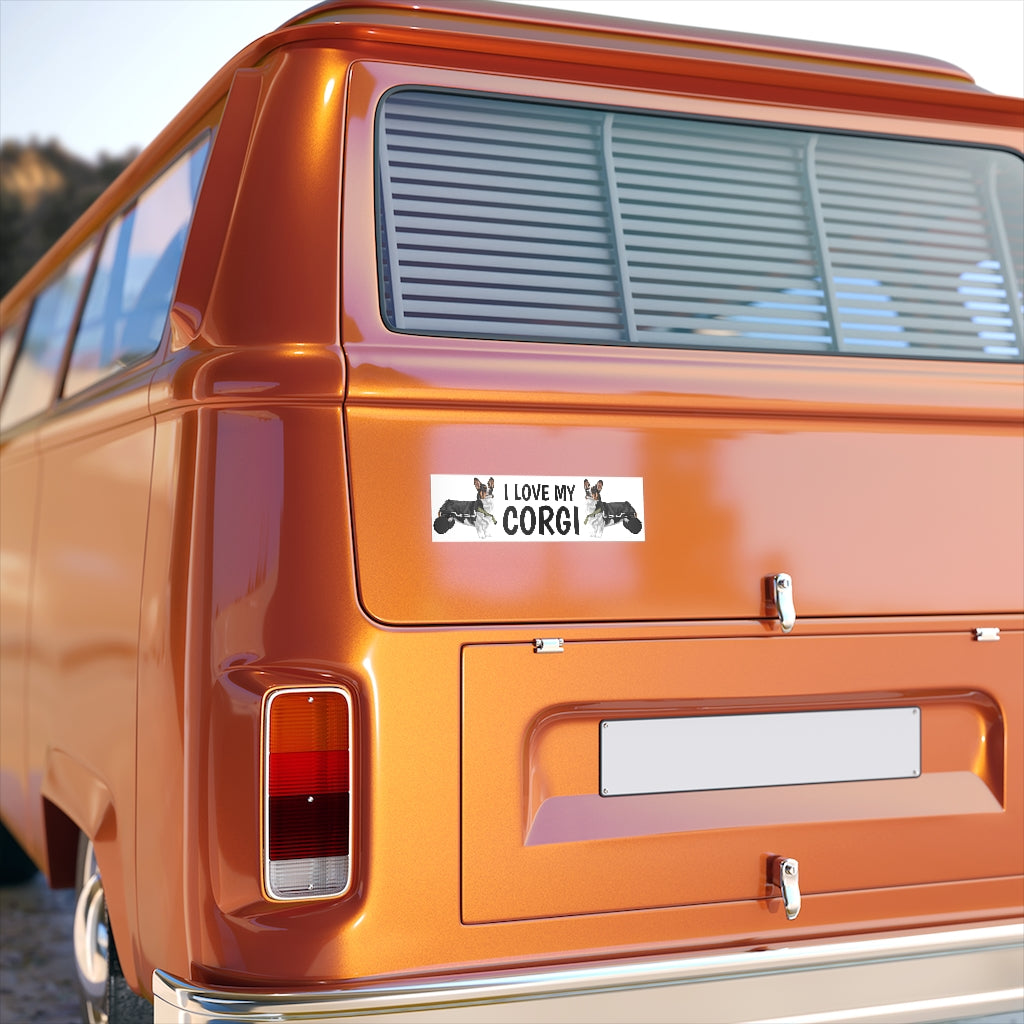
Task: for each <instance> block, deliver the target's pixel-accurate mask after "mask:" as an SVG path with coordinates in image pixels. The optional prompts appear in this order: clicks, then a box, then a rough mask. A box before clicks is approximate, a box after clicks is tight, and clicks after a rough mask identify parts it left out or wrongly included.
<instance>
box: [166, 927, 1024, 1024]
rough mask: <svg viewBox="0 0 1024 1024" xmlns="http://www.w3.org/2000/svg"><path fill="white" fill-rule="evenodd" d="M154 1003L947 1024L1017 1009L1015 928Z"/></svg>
mask: <svg viewBox="0 0 1024 1024" xmlns="http://www.w3.org/2000/svg"><path fill="white" fill-rule="evenodd" d="M153 994H154V1000H155V1004H156V1005H155V1018H154V1019H155V1024H199V1022H204V1024H205V1022H207V1021H229V1020H230V1021H245V1022H250V1021H251V1022H269V1021H310V1020H312V1021H331V1020H343V1021H360V1020H367V1021H370V1020H373V1021H378V1022H379V1021H380V1020H381V1018H382V1016H383V1017H384V1018H385V1019H391V1018H394V1019H396V1020H399V1021H402V1022H403V1024H404V1022H408V1024H414V1022H420V1021H423V1022H439V1024H440V1022H446V1021H461V1022H464V1024H479V1022H483V1021H504V1022H508V1024H513V1022H516V1024H518V1022H521V1021H523V1020H525V1019H528V1020H529V1021H530V1022H531V1024H534V1022H537V1024H542V1022H548V1021H552V1022H554V1021H559V1022H565V1021H586V1022H588V1024H591V1022H612V1021H623V1022H630V1024H633V1022H643V1021H652V1022H665V1024H669V1022H671V1024H685V1022H688V1021H693V1022H699V1024H714V1022H739V1021H745V1022H755V1021H756V1022H758V1024H776V1022H779V1021H786V1022H787V1024H819V1022H820V1024H826V1022H833V1021H879V1022H881V1021H884V1022H886V1024H897V1022H911V1021H948V1020H953V1019H956V1018H964V1017H974V1016H978V1015H981V1014H992V1013H1005V1012H1008V1011H1014V1010H1018V1009H1021V1008H1022V1006H1024V924H1020V923H1015V924H1000V925H993V926H988V927H983V928H963V929H953V930H947V931H942V932H934V931H932V932H914V933H899V934H891V935H886V936H882V937H876V938H873V939H866V940H865V939H861V940H856V941H847V942H827V943H817V944H809V945H804V946H795V947H792V948H782V949H768V950H763V951H757V952H743V953H722V954H713V955H708V956H693V957H672V958H664V957H659V958H654V957H646V958H638V959H632V960H612V961H603V962H600V963H590V964H587V965H586V966H574V967H564V968H557V969H538V970H531V971H517V972H492V973H487V974H474V975H463V976H461V977H459V978H456V979H453V978H450V977H449V978H445V979H442V980H439V981H436V982H424V981H422V980H421V981H415V982H413V981H405V982H395V983H390V984H389V983H384V984H374V985H365V984H364V985H355V986H353V987H350V988H345V989H338V990H333V991H323V990H315V991H310V990H306V991H295V992H276V993H263V992H260V993H256V992H253V991H249V992H242V991H229V990H214V989H202V988H197V987H196V986H194V985H191V984H189V983H188V982H185V981H181V980H179V979H177V978H173V977H171V976H170V975H168V974H165V973H164V972H163V971H159V970H158V971H154V972H153ZM524 1004H528V1005H524Z"/></svg>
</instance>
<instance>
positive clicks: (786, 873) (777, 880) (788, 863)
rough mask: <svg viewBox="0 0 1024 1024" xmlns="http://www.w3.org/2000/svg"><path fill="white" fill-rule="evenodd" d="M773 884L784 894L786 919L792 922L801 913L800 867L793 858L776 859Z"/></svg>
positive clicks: (783, 901) (783, 903) (783, 902)
mask: <svg viewBox="0 0 1024 1024" xmlns="http://www.w3.org/2000/svg"><path fill="white" fill-rule="evenodd" d="M773 869H774V870H773V877H772V882H773V883H774V885H775V887H776V888H777V889H779V890H780V891H781V892H782V905H783V906H784V907H785V908H786V919H787V920H789V921H792V920H793V918H795V917H796V915H797V914H799V913H800V865H799V864H798V863H797V861H796V860H795V859H794V858H793V857H776V858H775V862H774V864H773Z"/></svg>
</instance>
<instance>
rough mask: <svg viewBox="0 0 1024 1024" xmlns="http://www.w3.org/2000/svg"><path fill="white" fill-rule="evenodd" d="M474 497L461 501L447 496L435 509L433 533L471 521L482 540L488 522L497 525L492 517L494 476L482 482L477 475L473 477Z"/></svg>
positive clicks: (446, 530) (444, 531)
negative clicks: (435, 516)
mask: <svg viewBox="0 0 1024 1024" xmlns="http://www.w3.org/2000/svg"><path fill="white" fill-rule="evenodd" d="M473 486H474V487H475V488H476V498H475V499H471V500H467V501H463V500H461V499H459V498H448V499H447V500H446V501H444V502H443V503H442V505H441V507H440V508H439V509H438V510H437V518H436V519H435V520H434V532H435V533H447V532H448V531H449V530H450V529H451V528H452V527H453V526H454V525H455V524H456V523H465V524H467V525H468V524H469V523H472V524H473V525H474V526H475V527H476V533H477V536H478V537H480V539H481V540H482V539H483V538H484V537H486V536H487V529H488V523H489V522H490V523H494V524H495V525H497V523H498V520H497V519H495V518H494V515H493V509H494V477H493V476H492V477H491V478H490V479H489V480H488V481H487V483H482V482H481V481H480V479H479V477H473Z"/></svg>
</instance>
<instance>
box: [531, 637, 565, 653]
mask: <svg viewBox="0 0 1024 1024" xmlns="http://www.w3.org/2000/svg"><path fill="white" fill-rule="evenodd" d="M564 647H565V641H563V640H562V638H561V637H549V638H547V639H537V640H534V641H533V650H534V653H536V654H561V653H562V650H563V649H564Z"/></svg>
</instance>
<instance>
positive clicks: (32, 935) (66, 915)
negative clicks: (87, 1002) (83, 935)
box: [0, 875, 80, 1024]
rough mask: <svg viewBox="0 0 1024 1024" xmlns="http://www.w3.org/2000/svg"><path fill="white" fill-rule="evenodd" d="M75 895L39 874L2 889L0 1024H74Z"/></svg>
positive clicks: (77, 1014) (76, 1008)
mask: <svg viewBox="0 0 1024 1024" xmlns="http://www.w3.org/2000/svg"><path fill="white" fill-rule="evenodd" d="M74 909H75V894H74V892H72V891H71V890H70V889H61V890H59V891H54V890H52V889H50V888H49V887H48V886H47V884H46V882H45V881H44V880H43V876H42V875H36V877H35V878H33V879H32V881H31V882H25V883H24V884H23V885H14V886H10V887H8V888H0V1022H2V1024H43V1022H45V1024H75V1022H77V1021H78V1020H80V1017H79V1009H78V996H77V994H76V992H75V967H74V959H73V957H74V954H73V952H72V949H71V918H72V916H73V914H74Z"/></svg>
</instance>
